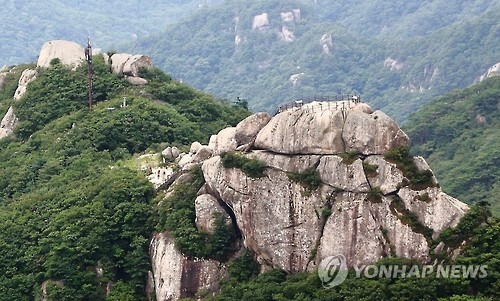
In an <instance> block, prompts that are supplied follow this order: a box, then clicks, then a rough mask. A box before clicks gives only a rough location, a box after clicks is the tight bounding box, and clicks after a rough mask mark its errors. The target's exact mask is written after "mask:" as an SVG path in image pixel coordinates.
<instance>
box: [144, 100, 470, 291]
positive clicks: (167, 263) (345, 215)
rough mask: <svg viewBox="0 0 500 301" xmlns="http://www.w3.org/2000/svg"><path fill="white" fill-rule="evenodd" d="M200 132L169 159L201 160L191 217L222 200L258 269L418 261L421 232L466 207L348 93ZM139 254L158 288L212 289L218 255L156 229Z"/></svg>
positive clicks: (219, 267)
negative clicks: (186, 247) (187, 247)
mask: <svg viewBox="0 0 500 301" xmlns="http://www.w3.org/2000/svg"><path fill="white" fill-rule="evenodd" d="M210 141H211V142H210V144H209V145H208V146H201V145H199V144H193V146H192V148H191V150H190V153H189V154H181V155H179V156H178V157H177V158H176V159H175V160H176V161H177V162H178V163H179V165H180V168H181V170H184V171H187V170H189V169H190V168H192V167H193V166H195V165H201V167H202V171H203V177H204V179H205V184H204V186H203V187H202V188H201V189H200V191H199V192H198V197H197V199H196V202H195V203H196V204H197V205H198V207H197V209H196V223H197V225H198V228H199V229H203V227H200V225H201V224H207V223H208V224H210V223H213V222H214V215H212V216H211V214H207V212H209V213H210V212H215V211H217V212H221V211H223V212H225V213H224V214H225V216H226V219H227V220H231V221H232V222H230V223H232V226H233V227H234V228H235V229H236V231H237V232H238V233H240V234H241V242H242V244H243V246H244V247H245V248H247V249H248V250H250V251H251V253H252V254H254V257H255V259H256V260H257V261H258V263H259V264H260V266H261V269H262V270H267V269H271V268H274V269H282V270H285V271H287V272H289V273H296V272H303V271H314V270H315V268H316V267H317V265H318V264H319V262H321V260H322V259H324V258H325V257H327V256H332V255H338V254H342V255H344V256H345V257H346V258H347V264H348V265H349V266H354V265H359V264H367V263H371V262H374V261H376V260H378V259H380V258H383V257H387V256H399V257H407V258H413V259H418V260H420V261H424V262H425V261H429V260H430V255H429V252H430V243H431V241H432V239H433V238H436V237H437V235H438V234H439V233H440V232H441V231H442V230H443V229H444V228H447V227H450V226H454V225H456V224H457V223H458V221H459V219H460V217H462V216H463V215H464V213H465V212H466V211H467V209H468V207H467V205H465V204H464V203H462V202H460V201H458V200H456V199H454V198H452V197H450V196H448V195H446V194H445V193H444V192H443V191H442V190H441V189H440V188H439V185H438V184H437V181H436V179H435V178H434V176H433V175H432V172H431V171H430V169H429V166H428V165H427V163H426V162H425V160H424V159H423V158H421V157H415V158H412V157H410V156H409V155H408V153H407V148H406V145H407V144H408V137H407V136H406V134H405V133H404V132H403V131H402V130H401V129H400V128H399V126H398V125H397V124H396V123H395V122H394V121H393V120H392V119H390V118H389V117H388V116H387V115H385V114H384V113H383V112H381V111H375V112H374V111H373V110H372V109H371V108H370V107H369V106H368V105H366V104H364V103H361V102H359V101H358V100H357V99H355V98H353V99H345V100H343V101H338V102H313V103H308V104H301V105H297V106H295V107H292V108H290V109H287V110H284V111H282V112H281V113H278V114H277V115H276V116H274V117H272V118H271V117H270V116H269V115H267V114H265V113H257V114H254V115H252V116H250V117H248V118H247V119H245V120H243V121H242V122H241V123H240V124H239V125H238V126H236V127H233V128H226V129H224V130H222V131H221V132H220V133H219V134H218V135H216V136H212V138H211V139H210ZM200 154H203V155H200ZM237 161H239V162H240V163H235V162H237ZM249 162H251V163H249ZM238 164H239V165H238ZM242 165H243V166H242ZM180 173H183V172H182V171H181V172H180ZM183 181H186V178H185V177H182V176H181V177H179V178H178V180H176V181H175V182H174V183H173V185H172V186H170V188H169V191H170V193H167V195H171V191H172V189H173V190H175V187H176V185H179V183H182V182H183ZM200 203H203V206H200V205H199V204H200ZM201 207H203V208H204V209H203V210H201V209H200V208H201ZM210 207H212V209H210ZM221 209H222V210H221ZM205 228H206V227H205ZM150 256H151V261H152V268H153V272H152V275H151V276H152V277H151V279H150V287H152V288H153V287H154V288H155V290H156V296H157V300H171V299H177V298H181V297H186V296H194V293H195V292H197V291H198V290H199V289H204V290H209V291H210V290H212V291H213V290H217V288H218V282H219V281H220V279H223V277H224V275H225V274H226V268H227V266H226V265H225V264H224V263H221V262H219V261H215V260H203V259H199V258H193V257H191V256H187V255H183V254H182V253H181V252H179V250H178V249H177V248H176V243H175V239H173V238H172V236H171V235H169V234H168V233H167V232H165V233H158V234H156V235H155V236H154V237H153V240H152V242H151V244H150Z"/></svg>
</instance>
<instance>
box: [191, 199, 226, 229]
mask: <svg viewBox="0 0 500 301" xmlns="http://www.w3.org/2000/svg"><path fill="white" fill-rule="evenodd" d="M194 208H195V212H196V226H197V227H198V229H199V230H200V231H202V232H205V233H213V232H214V226H215V225H214V221H215V219H216V218H217V217H218V216H220V217H222V218H223V219H224V221H225V224H226V225H228V226H229V225H231V217H230V216H229V215H228V214H227V212H226V211H225V210H224V208H222V206H221V205H220V204H219V202H218V201H217V199H216V198H215V197H214V196H212V195H210V194H202V195H200V196H198V197H197V198H196V200H195V202H194Z"/></svg>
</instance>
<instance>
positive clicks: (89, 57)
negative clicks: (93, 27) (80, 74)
mask: <svg viewBox="0 0 500 301" xmlns="http://www.w3.org/2000/svg"><path fill="white" fill-rule="evenodd" d="M85 59H86V61H87V66H88V80H89V110H90V111H92V103H93V102H94V100H93V99H92V90H93V87H92V85H93V83H92V71H93V70H92V45H90V36H87V47H85Z"/></svg>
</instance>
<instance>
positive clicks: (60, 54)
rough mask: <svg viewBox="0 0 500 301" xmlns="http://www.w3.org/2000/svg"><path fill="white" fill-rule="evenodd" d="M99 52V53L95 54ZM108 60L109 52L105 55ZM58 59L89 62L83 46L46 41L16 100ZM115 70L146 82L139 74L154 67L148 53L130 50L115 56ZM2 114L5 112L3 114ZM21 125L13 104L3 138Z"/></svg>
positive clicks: (20, 84) (25, 74)
mask: <svg viewBox="0 0 500 301" xmlns="http://www.w3.org/2000/svg"><path fill="white" fill-rule="evenodd" d="M94 54H95V53H94ZM103 56H104V59H105V60H106V62H108V59H109V58H108V55H107V54H103ZM54 59H58V60H59V62H60V63H61V64H63V65H66V66H70V67H73V68H76V67H77V66H79V65H80V64H82V63H83V62H84V61H85V51H84V49H83V47H81V46H80V45H78V44H77V43H75V42H71V41H64V40H54V41H49V42H46V43H45V44H43V46H42V49H41V50H40V54H39V56H38V60H37V68H36V69H25V70H24V71H23V72H22V74H21V77H20V78H19V82H18V86H17V89H16V91H15V92H14V95H13V97H14V99H15V100H19V99H21V97H22V96H23V95H24V93H25V92H26V90H27V89H28V85H29V83H31V82H32V81H34V80H36V78H37V75H38V69H39V68H48V67H50V63H51V62H52V61H53V60H54ZM111 62H112V65H111V70H112V72H114V73H115V74H118V75H119V76H123V77H124V78H125V79H126V80H127V81H128V82H129V83H130V84H132V85H139V86H142V85H146V84H147V83H148V81H147V80H146V79H144V78H142V77H140V76H139V73H140V70H141V68H146V69H152V68H153V64H152V62H151V58H150V57H148V56H145V55H132V54H126V53H116V54H114V55H113V56H112V57H111ZM8 71H9V68H8V67H3V68H2V69H0V86H1V85H3V82H4V78H5V75H6V74H7V73H8ZM0 116H1V115H0ZM16 124H17V118H16V115H15V112H14V110H13V107H10V108H9V110H8V111H7V113H6V114H5V116H4V117H3V119H2V123H1V127H0V139H2V138H4V137H7V136H8V135H10V134H12V133H13V131H14V129H15V126H16Z"/></svg>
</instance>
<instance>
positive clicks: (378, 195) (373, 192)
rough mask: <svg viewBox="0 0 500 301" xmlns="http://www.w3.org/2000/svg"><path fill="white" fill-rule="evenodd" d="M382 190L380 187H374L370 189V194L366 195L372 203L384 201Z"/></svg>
mask: <svg viewBox="0 0 500 301" xmlns="http://www.w3.org/2000/svg"><path fill="white" fill-rule="evenodd" d="M382 195H383V194H382V191H381V190H380V187H372V188H370V190H369V191H368V195H367V196H366V200H367V201H369V202H371V203H382Z"/></svg>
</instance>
